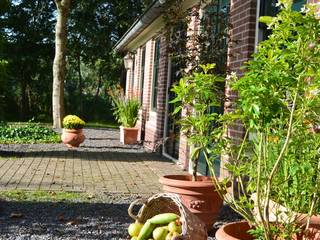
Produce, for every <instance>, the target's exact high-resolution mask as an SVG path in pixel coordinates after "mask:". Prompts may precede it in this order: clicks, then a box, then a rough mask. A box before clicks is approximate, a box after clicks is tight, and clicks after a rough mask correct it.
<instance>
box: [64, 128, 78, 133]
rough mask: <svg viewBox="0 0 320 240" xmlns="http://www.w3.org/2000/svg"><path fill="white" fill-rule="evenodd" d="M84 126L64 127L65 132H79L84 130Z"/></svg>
mask: <svg viewBox="0 0 320 240" xmlns="http://www.w3.org/2000/svg"><path fill="white" fill-rule="evenodd" d="M82 129H83V128H63V131H65V132H70V133H74V132H79V131H82Z"/></svg>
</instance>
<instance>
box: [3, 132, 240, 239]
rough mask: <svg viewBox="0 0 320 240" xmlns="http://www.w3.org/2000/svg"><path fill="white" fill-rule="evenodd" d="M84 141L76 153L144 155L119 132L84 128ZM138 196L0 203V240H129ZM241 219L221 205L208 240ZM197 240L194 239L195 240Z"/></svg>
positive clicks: (14, 147) (32, 147)
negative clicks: (122, 140) (130, 208)
mask: <svg viewBox="0 0 320 240" xmlns="http://www.w3.org/2000/svg"><path fill="white" fill-rule="evenodd" d="M84 134H85V136H86V140H85V142H84V143H83V144H82V145H81V147H80V148H78V149H77V151H86V152H91V151H92V152H97V151H101V152H106V151H112V152H143V151H144V149H143V148H142V146H141V145H134V146H129V147H127V146H124V145H122V144H120V143H119V131H118V130H113V129H84ZM48 149H50V151H61V150H62V151H68V149H67V148H66V147H65V146H64V145H63V144H10V145H7V144H0V153H2V154H3V155H5V153H10V152H15V153H21V154H22V155H23V153H24V152H33V151H46V150H48ZM139 197H141V196H138V195H121V194H117V195H115V194H112V195H111V194H108V193H104V194H102V195H101V196H99V201H97V202H95V201H93V202H73V203H65V202H22V201H19V202H16V201H5V200H0V240H2V239H3V240H4V239H6V240H29V239H30V240H73V239H74V240H75V239H77V240H78V239H83V240H86V239H88V240H93V239H108V240H109V239H115V240H121V239H129V238H128V235H127V227H128V225H129V224H130V223H131V222H132V221H133V220H132V219H130V217H129V216H128V214H127V209H128V206H129V204H130V202H132V201H133V200H134V199H137V198H139ZM238 219H240V218H239V216H237V215H236V214H235V213H234V212H233V211H231V210H230V208H228V207H227V206H224V207H223V209H222V211H221V213H220V217H219V219H218V221H217V222H216V223H215V225H214V229H213V230H212V232H210V233H209V238H208V240H214V239H215V238H214V233H215V231H216V230H217V229H218V228H219V227H220V226H221V225H223V224H224V223H227V222H231V221H234V220H238ZM195 240H196V239H195Z"/></svg>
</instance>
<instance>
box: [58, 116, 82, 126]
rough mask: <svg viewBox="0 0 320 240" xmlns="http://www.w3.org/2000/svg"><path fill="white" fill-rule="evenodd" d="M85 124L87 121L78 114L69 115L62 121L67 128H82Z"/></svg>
mask: <svg viewBox="0 0 320 240" xmlns="http://www.w3.org/2000/svg"><path fill="white" fill-rule="evenodd" d="M85 124H86V123H85V121H83V120H82V119H81V118H79V117H78V116H76V115H67V116H65V117H64V119H63V121H62V125H63V127H64V128H66V129H81V128H83V127H84V125H85Z"/></svg>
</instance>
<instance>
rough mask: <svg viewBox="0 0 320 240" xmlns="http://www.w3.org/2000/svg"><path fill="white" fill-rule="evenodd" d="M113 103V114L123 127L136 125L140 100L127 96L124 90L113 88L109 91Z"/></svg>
mask: <svg viewBox="0 0 320 240" xmlns="http://www.w3.org/2000/svg"><path fill="white" fill-rule="evenodd" d="M109 95H110V97H111V99H112V103H113V110H114V112H113V114H114V116H115V118H116V119H117V121H118V122H119V123H120V124H121V125H122V126H123V127H134V126H135V125H136V122H137V120H138V113H139V108H140V102H139V100H138V99H136V98H126V97H125V96H124V93H123V90H122V89H120V88H113V89H112V90H110V91H109Z"/></svg>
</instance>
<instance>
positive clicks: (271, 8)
mask: <svg viewBox="0 0 320 240" xmlns="http://www.w3.org/2000/svg"><path fill="white" fill-rule="evenodd" d="M166 2H168V1H166V0H155V1H154V2H153V3H152V4H151V6H149V8H148V9H147V10H146V11H145V13H144V14H143V15H142V16H141V17H140V18H139V19H138V20H137V21H136V22H135V23H134V24H133V25H132V26H131V28H130V29H129V30H128V31H127V32H126V34H125V35H124V36H123V37H122V38H121V39H120V40H119V41H118V43H117V44H116V46H115V49H116V50H117V51H119V52H123V53H125V54H126V57H125V61H127V62H128V63H129V64H126V65H127V66H126V70H127V75H126V88H125V89H126V95H127V96H128V97H131V96H137V97H138V98H140V100H141V105H142V108H141V110H140V112H139V115H140V116H139V121H138V123H137V125H136V126H137V127H138V128H139V129H140V131H139V139H140V140H141V141H143V143H144V146H145V148H147V149H149V150H157V148H158V147H160V149H161V151H162V154H163V155H164V156H166V157H168V158H170V159H172V160H174V161H176V162H177V163H178V164H179V165H181V166H182V167H183V168H185V169H189V155H190V154H189V152H190V148H189V146H188V144H187V141H186V137H185V136H183V135H182V134H180V131H179V128H178V127H177V125H176V123H175V120H174V119H172V118H171V114H170V112H172V107H171V106H170V104H169V99H170V98H171V94H170V88H171V86H172V84H173V82H174V81H175V80H176V79H174V78H175V76H174V74H173V73H172V72H173V67H174V66H173V64H172V62H171V59H170V58H169V57H168V44H167V43H166V38H165V37H164V35H163V33H161V29H162V28H163V26H164V20H163V17H162V15H163V12H164V11H165V8H164V6H165V3H166ZM276 2H277V1H276V0H217V3H218V6H219V7H218V8H217V9H216V11H225V10H226V9H227V11H229V16H230V18H229V22H230V24H231V25H232V26H233V27H232V29H231V30H230V35H231V38H232V39H233V40H236V42H237V43H236V44H232V46H229V48H228V49H226V51H227V53H226V56H228V57H227V58H226V66H227V68H228V69H229V70H230V71H236V72H237V73H238V75H239V76H241V74H242V73H241V71H240V67H241V66H242V65H243V64H244V63H245V62H246V61H248V60H249V59H250V57H251V55H252V53H253V52H254V51H255V47H256V46H257V44H258V42H259V41H261V40H263V39H265V38H266V37H267V35H268V31H267V29H266V28H265V27H264V26H263V25H262V24H260V23H259V22H258V18H259V16H264V15H275V14H276V12H277V8H276ZM306 2H308V3H313V4H318V5H320V0H307V1H306V0H295V1H294V5H293V7H294V8H295V9H297V10H299V9H300V8H301V7H302V6H303V4H305V3H306ZM199 5H200V1H199V0H185V1H183V4H182V9H181V11H186V10H187V9H190V8H196V9H201V10H202V9H203V8H204V7H205V6H203V5H201V7H199ZM197 27H198V23H197V21H194V19H192V18H191V21H190V23H189V28H191V29H192V28H193V29H196V28H197ZM231 53H232V54H231ZM225 95H226V99H228V100H227V102H225V106H224V108H225V111H228V110H229V109H230V106H231V103H232V101H234V99H235V98H236V94H235V93H234V92H232V91H230V89H228V88H227V87H226V90H225ZM228 134H229V135H230V136H231V137H233V138H241V137H243V134H244V132H243V129H242V126H241V124H239V125H234V126H232V127H230V128H229V132H228ZM222 162H223V161H222ZM221 165H222V164H221ZM199 167H200V169H199V172H200V173H201V174H207V171H208V169H207V166H206V163H205V161H204V160H203V161H200V164H199ZM216 168H217V169H216V170H217V171H220V170H222V169H223V168H221V166H216Z"/></svg>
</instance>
